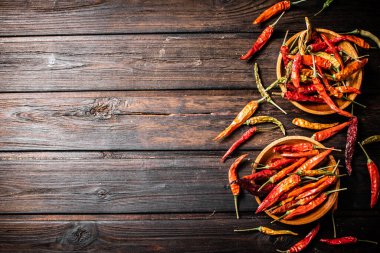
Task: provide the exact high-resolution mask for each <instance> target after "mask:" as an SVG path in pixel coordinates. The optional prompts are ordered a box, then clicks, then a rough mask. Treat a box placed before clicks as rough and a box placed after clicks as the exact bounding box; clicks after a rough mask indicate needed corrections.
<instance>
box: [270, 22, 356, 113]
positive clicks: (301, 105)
mask: <svg viewBox="0 0 380 253" xmlns="http://www.w3.org/2000/svg"><path fill="white" fill-rule="evenodd" d="M315 30H316V31H317V32H320V33H325V34H328V35H332V36H335V37H336V36H340V35H339V34H338V33H336V32H334V31H331V30H328V29H324V28H315ZM305 31H306V30H302V31H300V32H298V33H296V34H294V35H293V36H292V37H290V38H289V39H288V40H287V41H286V42H285V44H286V45H288V46H289V45H290V44H291V43H292V42H293V40H295V39H296V38H297V37H298V36H300V35H301V34H302V33H305ZM341 45H343V46H344V47H347V48H348V49H349V51H350V52H349V53H352V56H353V57H358V52H357V51H356V50H355V48H354V47H353V46H352V45H351V43H349V42H347V41H342V42H341ZM282 65H283V63H282V55H281V53H279V55H278V57H277V63H276V75H277V79H279V78H281V76H282V71H283V66H282ZM356 74H357V78H356V83H358V84H357V85H356V86H357V88H358V89H360V87H361V85H362V81H363V70H362V69H361V70H359V71H357V72H356ZM279 86H280V89H281V91H282V92H284V91H286V88H285V86H284V85H283V84H280V85H279ZM357 95H358V94H355V93H351V94H350V95H349V96H348V98H349V99H350V100H355V98H356V97H357ZM289 102H290V103H292V104H293V105H294V106H295V107H297V108H298V109H300V110H302V111H304V112H307V113H310V114H314V115H330V114H334V113H336V112H335V111H333V110H331V109H329V110H323V111H321V110H315V109H310V108H308V107H307V106H305V105H304V103H299V102H296V101H289ZM351 103H352V102H351V101H345V102H343V103H342V104H341V105H340V106H339V108H341V109H342V110H344V109H345V108H347V107H348V106H349V105H350V104H351Z"/></svg>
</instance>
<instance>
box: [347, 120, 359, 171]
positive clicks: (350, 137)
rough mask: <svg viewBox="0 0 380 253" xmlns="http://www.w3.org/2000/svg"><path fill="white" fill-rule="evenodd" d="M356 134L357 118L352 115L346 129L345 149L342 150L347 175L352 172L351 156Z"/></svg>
mask: <svg viewBox="0 0 380 253" xmlns="http://www.w3.org/2000/svg"><path fill="white" fill-rule="evenodd" d="M357 136H358V118H357V117H353V118H352V119H351V120H350V125H349V126H348V130H347V140H346V149H345V151H344V157H345V162H346V168H347V172H348V175H351V172H352V165H351V162H352V157H353V156H354V152H355V144H356V138H357Z"/></svg>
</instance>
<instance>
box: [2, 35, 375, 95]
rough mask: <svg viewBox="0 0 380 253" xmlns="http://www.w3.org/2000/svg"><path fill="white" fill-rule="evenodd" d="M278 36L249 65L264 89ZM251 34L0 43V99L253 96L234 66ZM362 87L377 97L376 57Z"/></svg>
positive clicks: (240, 65) (248, 80)
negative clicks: (31, 94)
mask: <svg viewBox="0 0 380 253" xmlns="http://www.w3.org/2000/svg"><path fill="white" fill-rule="evenodd" d="M284 33H285V32H284V30H278V31H277V32H276V33H275V34H274V35H273V40H271V41H270V43H269V44H268V46H267V47H266V48H265V50H263V51H262V52H260V53H259V54H258V55H257V57H256V58H255V61H258V62H259V64H260V69H261V73H262V76H263V80H264V82H265V83H271V82H273V81H274V80H275V79H276V73H275V65H276V61H277V55H278V50H279V47H280V44H281V42H282V39H283V38H282V37H283V36H284ZM256 38H257V34H254V35H252V34H191V35H189V34H166V35H124V36H74V37H62V36H59V37H58V36H57V37H56V36H53V37H22V38H0V51H1V54H0V74H1V77H2V85H1V86H0V92H28V91H78V90H81V91H83V90H148V89H149V90H161V89H254V88H255V87H256V85H254V81H253V74H252V63H247V62H245V61H241V60H239V56H240V55H241V54H243V53H245V50H247V49H248V48H249V47H250V46H251V44H252V41H253V40H254V39H256ZM362 53H363V54H364V53H369V54H370V55H371V57H370V61H369V64H368V65H367V66H366V72H365V80H364V85H363V86H364V87H365V89H368V90H370V91H371V92H378V91H379V90H380V85H379V83H378V82H377V78H376V73H377V69H378V66H379V64H380V60H379V59H380V53H379V50H369V51H366V52H364V51H363V52H362Z"/></svg>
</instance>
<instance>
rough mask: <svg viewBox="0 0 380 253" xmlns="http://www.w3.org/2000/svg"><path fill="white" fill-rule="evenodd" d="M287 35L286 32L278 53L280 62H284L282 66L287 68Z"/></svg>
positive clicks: (287, 31)
mask: <svg viewBox="0 0 380 253" xmlns="http://www.w3.org/2000/svg"><path fill="white" fill-rule="evenodd" d="M288 33H289V30H286V33H285V37H284V40H283V42H282V45H281V47H280V53H281V56H282V61H283V62H284V66H287V65H288V63H289V59H288V54H289V53H290V52H289V47H288V45H286V38H287V37H288Z"/></svg>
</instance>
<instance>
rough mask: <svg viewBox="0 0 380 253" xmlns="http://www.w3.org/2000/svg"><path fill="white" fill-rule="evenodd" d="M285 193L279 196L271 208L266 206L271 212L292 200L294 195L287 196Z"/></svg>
mask: <svg viewBox="0 0 380 253" xmlns="http://www.w3.org/2000/svg"><path fill="white" fill-rule="evenodd" d="M297 187H298V186H296V187H295V188H297ZM287 195H288V193H284V194H282V195H281V197H280V198H279V199H278V201H279V203H278V204H277V205H275V206H272V207H271V208H268V211H270V212H272V211H273V210H275V209H277V208H279V207H281V206H283V205H286V204H287V203H289V202H292V201H293V199H294V197H290V198H287Z"/></svg>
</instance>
